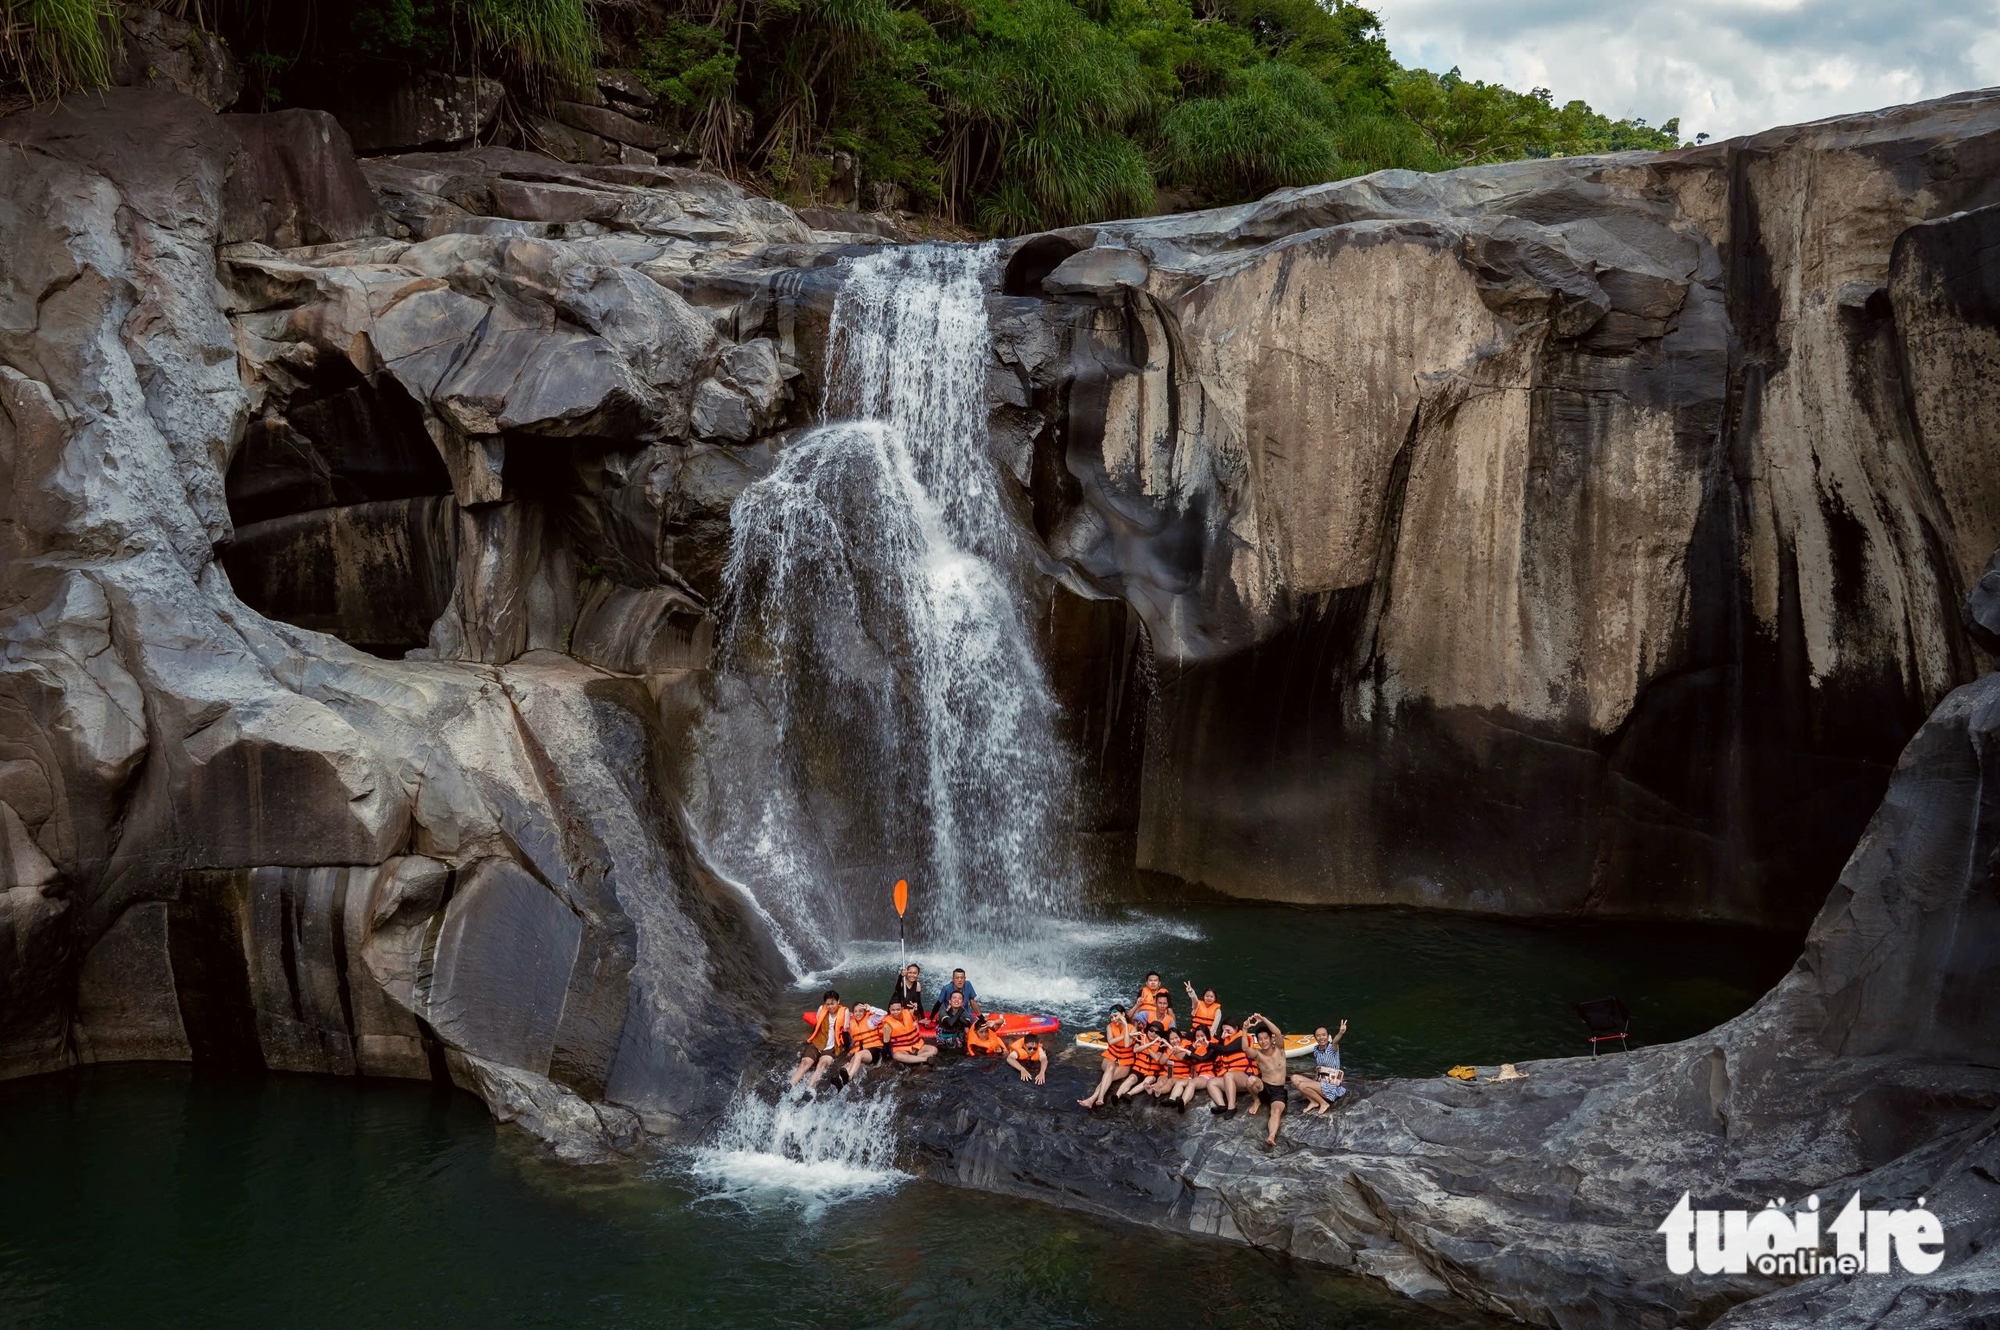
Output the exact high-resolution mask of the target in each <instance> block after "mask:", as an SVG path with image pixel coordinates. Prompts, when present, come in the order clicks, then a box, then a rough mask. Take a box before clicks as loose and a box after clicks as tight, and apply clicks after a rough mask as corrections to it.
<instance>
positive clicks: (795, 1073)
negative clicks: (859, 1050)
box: [792, 988, 847, 1090]
mask: <svg viewBox="0 0 2000 1330" xmlns="http://www.w3.org/2000/svg"><path fill="white" fill-rule="evenodd" d="M846 1040H847V1008H845V1007H843V1006H841V1005H840V994H838V993H836V992H834V991H833V990H832V989H830V988H829V989H827V990H826V996H825V997H823V998H821V999H820V1004H819V1010H818V1011H816V1012H814V1013H813V1024H812V1033H811V1034H808V1035H807V1036H806V1042H805V1044H804V1046H803V1047H801V1048H800V1049H799V1065H798V1066H796V1067H794V1068H793V1069H792V1084H793V1085H797V1084H798V1083H799V1078H800V1077H801V1076H804V1075H805V1074H806V1073H807V1072H811V1073H812V1079H811V1080H809V1081H807V1082H806V1089H808V1090H810V1089H812V1088H813V1087H814V1086H815V1085H818V1084H819V1078H820V1077H821V1076H824V1075H825V1074H826V1069H827V1068H828V1067H831V1066H832V1065H833V1060H834V1059H835V1058H837V1057H839V1056H840V1053H841V1050H842V1048H843V1047H844V1045H845V1043H846Z"/></svg>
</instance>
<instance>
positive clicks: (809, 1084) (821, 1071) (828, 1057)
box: [806, 1053, 833, 1090]
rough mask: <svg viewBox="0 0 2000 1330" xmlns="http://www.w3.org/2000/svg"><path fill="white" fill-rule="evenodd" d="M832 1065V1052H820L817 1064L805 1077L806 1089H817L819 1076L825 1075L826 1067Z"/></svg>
mask: <svg viewBox="0 0 2000 1330" xmlns="http://www.w3.org/2000/svg"><path fill="white" fill-rule="evenodd" d="M832 1065H833V1054H831V1053H822V1054H821V1055H820V1059H819V1064H818V1065H817V1066H815V1067H814V1068H813V1074H812V1075H811V1076H809V1077H807V1078H806V1089H808V1090H812V1089H817V1088H818V1087H819V1078H820V1077H822V1076H824V1075H826V1069H827V1068H828V1067H831V1066H832Z"/></svg>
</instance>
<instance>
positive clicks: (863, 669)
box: [714, 246, 1077, 959]
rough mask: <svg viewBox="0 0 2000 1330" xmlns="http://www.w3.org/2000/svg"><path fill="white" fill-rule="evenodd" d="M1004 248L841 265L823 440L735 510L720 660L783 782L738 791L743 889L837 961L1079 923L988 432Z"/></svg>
mask: <svg viewBox="0 0 2000 1330" xmlns="http://www.w3.org/2000/svg"><path fill="white" fill-rule="evenodd" d="M991 261H992V255H991V251H990V250H988V249H985V248H974V247H963V246H918V247H913V248H908V249H896V250H886V251H883V252H880V253H876V254H872V255H868V256H866V257H863V258H859V259H855V260H851V261H850V262H849V264H848V266H847V271H846V273H845V277H844V281H843V284H842V286H841V288H840V290H839V293H838V295H837V296H836V298H835V303H834V308H833V314H832V319H831V324H830V328H829V333H828V345H827V353H826V373H825V382H826V385H827V388H826V394H825V406H824V409H823V412H822V420H823V421H824V422H825V423H823V424H821V425H820V426H819V427H818V428H816V429H814V430H813V431H811V433H809V434H807V435H806V436H804V437H803V438H801V439H799V440H798V441H796V442H794V443H793V444H791V445H790V446H789V447H787V448H785V449H784V450H783V451H782V452H781V453H780V454H779V460H778V462H777V465H776V466H775V467H774V469H773V470H772V471H771V472H770V473H769V474H768V475H767V476H765V477H763V478H762V479H760V480H758V481H757V482H755V483H754V484H752V485H750V486H749V487H748V488H746V489H745V490H744V491H743V493H742V495H741V496H740V497H739V498H738V500H737V502H736V505H735V508H734V510H733V512H732V514H731V527H732V535H731V547H730V555H729V560H728V564H727V567H726V568H725V570H724V580H725V583H726V586H727V589H728V596H727V602H726V606H725V624H724V635H723V649H722V660H723V662H724V666H725V670H726V672H727V673H728V674H730V675H732V676H736V677H738V678H740V679H742V680H746V681H750V684H751V686H752V687H753V688H754V689H755V690H756V692H757V694H758V696H759V698H760V701H761V705H762V708H763V709H764V711H765V712H767V713H768V716H769V725H770V729H771V734H770V740H769V743H770V749H771V754H772V757H773V765H774V767H775V769H767V770H765V771H764V772H763V773H762V774H763V777H764V780H765V782H766V788H764V789H761V790H757V791H754V792H753V791H750V790H747V789H744V788H742V787H743V782H741V781H739V782H738V788H737V790H736V791H735V794H736V795H737V798H736V800H735V801H734V804H733V808H732V810H731V811H732V816H733V818H734V827H733V829H732V830H729V831H724V832H722V833H719V834H718V835H717V836H716V837H715V838H714V839H715V841H716V844H717V848H718V850H720V851H721V852H722V853H724V854H725V855H726V856H728V857H729V858H730V859H731V861H732V862H731V871H732V872H734V873H735V874H736V875H737V876H739V877H740V878H741V879H742V880H743V881H744V882H745V883H746V884H747V885H748V886H749V887H750V889H751V890H752V891H753V892H755V893H756V894H757V896H758V898H759V899H760V901H762V902H763V903H764V905H765V906H766V908H767V909H769V910H770V911H771V912H772V913H773V914H775V915H777V916H778V917H779V918H780V919H781V920H783V921H784V925H785V927H786V928H787V929H788V930H790V931H791V933H792V937H791V938H790V939H789V943H790V945H794V946H796V947H799V948H800V949H802V950H807V951H812V952H815V953H817V954H819V955H820V957H821V958H822V959H831V958H832V956H833V955H835V954H837V953H838V952H839V950H840V949H841V947H842V946H843V945H844V944H845V943H846V942H848V941H851V940H852V939H854V938H856V937H861V936H876V937H880V936H882V935H883V931H884V930H885V929H886V930H889V931H890V932H893V929H894V916H893V914H892V913H891V912H890V907H889V886H890V884H891V883H892V882H894V880H895V879H896V878H898V877H907V878H908V879H909V880H910V882H911V884H912V888H913V895H914V899H915V900H916V901H917V903H918V908H916V909H915V910H913V911H912V918H913V924H914V929H913V933H914V935H917V936H922V937H924V938H927V939H928V940H930V941H933V942H951V941H956V940H960V939H970V938H973V937H990V936H992V935H993V934H994V933H995V932H1000V933H1006V932H1010V931H1014V932H1018V931H1019V929H1020V927H1021V926H1022V925H1024V924H1026V923H1027V922H1028V921H1029V920H1031V919H1033V918H1037V917H1046V916H1048V915H1051V914H1059V913H1064V912H1067V911H1070V910H1072V909H1073V907H1074V904H1075V902H1076V894H1077V889H1076V884H1075V881H1074V874H1073V871H1072V870H1071V869H1070V867H1069V866H1068V859H1067V856H1066V855H1065V854H1064V853H1063V851H1062V849H1061V846H1062V845H1063V843H1064V842H1063V835H1064V828H1063V827H1062V826H1061V825H1060V824H1061V820H1062V818H1063V817H1064V816H1065V815H1066V813H1067V811H1068V807H1069V795H1070V788H1071V787H1070V770H1071V768H1070V763H1069V761H1068V760H1067V758H1066V756H1065V754H1064V752H1063V745H1062V743H1061V742H1060V740H1059V738H1058V735H1057V730H1056V704H1055V700H1054V698H1053V696H1052V695H1051V693H1050V690H1049V685H1048V681H1047V678H1046V677H1045V675H1044V672H1043V669H1042V664H1041V661H1040V660H1039V659H1038V657H1037V655H1036V652H1035V647H1034V642H1033V639H1032V637H1031V634H1030V630H1029V625H1028V623H1027V622H1026V621H1025V618H1024V615H1023V613H1022V603H1023V600H1024V594H1023V589H1024V587H1025V585H1026V579H1025V577H1024V576H1023V575H1022V569H1023V567H1024V565H1023V563H1022V559H1021V556H1020V554H1019V550H1020V549H1021V547H1022V545H1023V540H1022V534H1021V532H1020V531H1019V529H1018V527H1017V526H1016V524H1015V519H1014V518H1013V517H1012V516H1011V515H1010V514H1009V511H1008V507H1007V504H1006V502H1005V496H1004V494H1003V491H1002V488H1001V484H1002V480H1001V473H1000V471H999V468H998V467H997V465H996V464H995V462H994V460H993V458H992V456H991V455H990V452H989V448H988V440H987V430H986V413H987V406H986V374H987V366H988V362H989V360H990V359H991V354H992V344H991V339H990V334H989V332H988V329H987V323H986V303H985V302H986V290H985V283H984V274H985V270H986V269H987V267H988V266H989V265H990V263H991Z"/></svg>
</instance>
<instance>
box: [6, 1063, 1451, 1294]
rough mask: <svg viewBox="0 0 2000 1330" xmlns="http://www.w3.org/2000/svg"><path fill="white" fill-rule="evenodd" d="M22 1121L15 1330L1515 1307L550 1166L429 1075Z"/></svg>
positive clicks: (1009, 1222) (921, 1190)
mask: <svg viewBox="0 0 2000 1330" xmlns="http://www.w3.org/2000/svg"><path fill="white" fill-rule="evenodd" d="M0 1123H4V1124H5V1130H4V1132H0V1196H4V1197H5V1201H6V1215H7V1222H6V1223H5V1224H4V1225H0V1323H4V1324H6V1325H7V1326H9V1327H17V1328H18V1330H43V1328H45V1327H46V1328H48V1330H54V1328H55V1327H63V1328H64V1330H73V1328H74V1327H79V1326H105V1327H128V1326H190V1327H196V1326H198V1327H206V1328H208V1330H222V1328H225V1327H238V1326H243V1327H250V1326H255V1327H290V1328H310V1327H322V1326H323V1327H341V1328H342V1330H353V1328H354V1327H371V1326H381V1327H405V1326H431V1327H471V1326H551V1327H599V1326H619V1327H622V1326H633V1327H662V1326H705V1327H728V1326H744V1327H752V1326H756V1327H762V1326H801V1327H807V1326H811V1327H862V1326H885V1327H901V1326H913V1327H915V1326H921V1327H936V1328H937V1330H948V1328H952V1327H983V1326H992V1327H1011V1326H1052V1327H1053V1326H1105V1327H1112V1326H1141V1325H1154V1324H1158V1323H1159V1321H1158V1317H1159V1312H1160V1308H1161V1307H1162V1306H1163V1305H1167V1304H1171V1305H1172V1306H1173V1307H1174V1314H1173V1317H1172V1324H1174V1325H1180V1326H1186V1325H1193V1326H1211V1325H1212V1326H1230V1327H1250V1328H1252V1330H1256V1328H1259V1327H1272V1328H1273V1330H1275V1328H1277V1327H1287V1326H1323V1327H1383V1328H1384V1330H1405V1328H1408V1330H1419V1328H1434V1327H1469V1326H1477V1325H1487V1324H1490V1323H1489V1322H1486V1321H1483V1320H1480V1319H1478V1318H1476V1317H1472V1316H1470V1315H1468V1314H1465V1313H1462V1312H1458V1311H1455V1310H1452V1309H1449V1308H1447V1309H1442V1310H1440V1309H1435V1308H1425V1307H1420V1306H1417V1305H1416V1304H1413V1303H1409V1302H1405V1301H1402V1300H1400V1299H1397V1298H1396V1297H1395V1296H1394V1295H1393V1294H1389V1293H1387V1292H1385V1291H1382V1290H1380V1289H1378V1288H1376V1287H1375V1286H1372V1285H1370V1284H1368V1283H1366V1282H1364V1281H1363V1280H1360V1279H1357V1278H1353V1277H1349V1276H1343V1275H1339V1274H1336V1273H1333V1272H1329V1271H1324V1270H1316V1269H1313V1268H1310V1267H1305V1266H1298V1265H1293V1264H1292V1263H1290V1262H1286V1261H1282V1260H1277V1259H1273V1258H1270V1257H1266V1256H1262V1255H1259V1254H1257V1253H1253V1252H1249V1251H1246V1250H1244V1249H1242V1248H1232V1247H1225V1246H1221V1245H1219V1244H1212V1243H1199V1242H1193V1241H1186V1240H1177V1239H1172V1238H1166V1237H1162V1236H1159V1235H1156V1234H1150V1233H1146V1232H1142V1231H1140V1230H1138V1229H1132V1228H1126V1227H1123V1226H1119V1225H1114V1224H1106V1223H1100V1222H1096V1221H1091V1220H1087V1219H1082V1218H1079V1217H1076V1216H1073V1215H1069V1214H1065V1213H1062V1212H1059V1211H1054V1210H1050V1209H1047V1208H1044V1207H1041V1206H1037V1205H1033V1204H1030V1203H1027V1202H1019V1201H1008V1200H1003V1199H1000V1198H997V1197H988V1196H981V1195H978V1194H974V1193H968V1192H961V1191H954V1190H950V1189H947V1188H944V1187H939V1186H935V1185H931V1184H926V1183H914V1182H912V1183H906V1184H905V1185H903V1186H901V1187H897V1188H895V1189H893V1190H888V1191H883V1192H876V1193H872V1194H869V1195H866V1196H862V1197H860V1198H857V1199H854V1200H850V1201H847V1202H844V1203H837V1204H831V1205H825V1206H813V1207H800V1206H798V1205H795V1204H790V1203H788V1202H787V1201H786V1200H785V1199H784V1198H783V1197H779V1196H773V1197H771V1198H769V1199H768V1201H764V1202H759V1201H756V1200H754V1199H753V1200H749V1201H745V1200H741V1199H738V1200H731V1201H722V1200H716V1199H705V1198H704V1197H703V1196H702V1195H701V1194H700V1193H698V1192H696V1191H694V1190H691V1189H690V1187H689V1186H688V1185H687V1184H686V1183H684V1182H683V1181H681V1180H680V1179H679V1177H678V1175H677V1174H676V1172H675V1171H674V1169H673V1168H672V1166H671V1165H669V1166H665V1167H662V1168H658V1169H655V1170H653V1171H652V1173H651V1174H649V1173H648V1172H646V1171H639V1170H633V1171H619V1172H612V1171H607V1170H590V1169H576V1168H570V1167H565V1166H561V1165H554V1164H548V1163H543V1162H541V1161H539V1160H537V1159H536V1158H534V1157H533V1154H532V1152H531V1151H530V1150H528V1149H527V1148H526V1147H525V1146H524V1145H523V1144H522V1142H521V1141H520V1139H519V1137H518V1136H516V1135H515V1134H514V1133H512V1132H510V1131H508V1130H506V1129H504V1128H496V1127H495V1126H494V1125H493V1124H492V1123H491V1122H489V1121H488V1119H487V1117H486V1113H485V1110H484V1109H483V1108H482V1107H481V1106H480V1105H479V1104H478V1103H477V1102H476V1101H474V1100H472V1099H471V1098H469V1097H467V1096H464V1095H457V1094H452V1093H449V1092H445V1093H439V1092H436V1091H434V1090H432V1089H431V1088H429V1087H426V1086H416V1085H407V1084H395V1083H387V1082H374V1083H367V1082H352V1081H339V1080H332V1079H321V1078H309V1077H294V1076H276V1075H273V1076H264V1077H256V1078H248V1079H217V1078H214V1077H210V1076H206V1075H196V1074H194V1073H192V1072H190V1071H188V1070H186V1069H184V1068H175V1067H167V1066H152V1067H120V1068H103V1069H94V1070H91V1071H87V1072H82V1073H76V1074H69V1075H64V1076H57V1077H44V1078H40V1079H37V1080H33V1081H26V1082H15V1083H11V1084H7V1085H0ZM1190 1287H1192V1288H1194V1289H1196V1290H1198V1291H1197V1292H1195V1293H1194V1294H1192V1295H1190V1293H1189V1289H1190Z"/></svg>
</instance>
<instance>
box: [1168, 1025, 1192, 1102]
mask: <svg viewBox="0 0 2000 1330" xmlns="http://www.w3.org/2000/svg"><path fill="white" fill-rule="evenodd" d="M1166 1100H1167V1102H1168V1103H1170V1104H1178V1105H1179V1106H1180V1110H1181V1112H1183V1113H1185V1112H1187V1108H1188V1105H1189V1104H1191V1103H1193V1102H1194V1046H1193V1045H1192V1044H1191V1043H1189V1042H1188V1037H1187V1036H1186V1035H1184V1034H1182V1033H1181V1032H1180V1031H1179V1030H1170V1031H1168V1032H1167V1088H1166Z"/></svg>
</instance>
